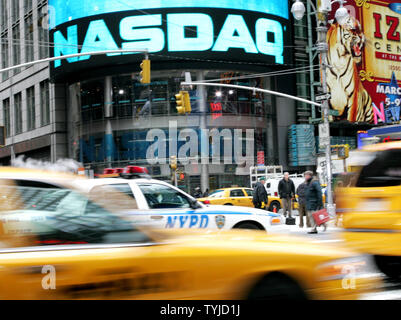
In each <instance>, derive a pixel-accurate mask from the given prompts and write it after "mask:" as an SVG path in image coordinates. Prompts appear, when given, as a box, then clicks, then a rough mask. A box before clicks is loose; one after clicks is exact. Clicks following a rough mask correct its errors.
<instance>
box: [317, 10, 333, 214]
mask: <svg viewBox="0 0 401 320" xmlns="http://www.w3.org/2000/svg"><path fill="white" fill-rule="evenodd" d="M327 15H328V13H327V12H319V13H318V21H319V23H318V26H317V28H316V30H317V34H318V43H317V48H318V52H319V55H320V57H319V58H320V73H321V83H322V89H323V94H327V92H328V90H327V78H326V67H327V52H328V44H327V41H326V37H327V23H328V21H327ZM322 111H323V122H324V125H325V126H326V127H327V129H328V132H329V135H330V123H329V100H328V99H325V100H324V101H323V104H322ZM326 171H327V172H326V176H327V212H328V213H329V215H330V216H334V215H335V206H334V204H333V193H332V185H331V180H332V172H331V146H330V143H328V144H326Z"/></svg>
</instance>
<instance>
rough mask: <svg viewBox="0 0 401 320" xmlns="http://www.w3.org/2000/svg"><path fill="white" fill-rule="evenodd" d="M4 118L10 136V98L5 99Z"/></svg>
mask: <svg viewBox="0 0 401 320" xmlns="http://www.w3.org/2000/svg"><path fill="white" fill-rule="evenodd" d="M3 118H4V127H5V129H6V137H9V136H10V98H7V99H4V100H3Z"/></svg>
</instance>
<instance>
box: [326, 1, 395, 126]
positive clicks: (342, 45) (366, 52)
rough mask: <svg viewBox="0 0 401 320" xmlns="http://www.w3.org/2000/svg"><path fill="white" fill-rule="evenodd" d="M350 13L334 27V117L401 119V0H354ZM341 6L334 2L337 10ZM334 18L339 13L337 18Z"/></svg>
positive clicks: (331, 37) (330, 71)
mask: <svg viewBox="0 0 401 320" xmlns="http://www.w3.org/2000/svg"><path fill="white" fill-rule="evenodd" d="M345 7H346V8H347V9H348V11H349V13H350V17H349V18H348V19H347V21H346V23H345V24H344V25H342V26H340V25H339V24H338V23H337V22H336V21H335V20H334V21H333V23H332V24H331V25H330V27H329V31H328V34H327V42H328V46H329V51H328V64H329V65H330V66H331V67H330V68H329V69H328V71H327V84H328V88H329V91H330V92H331V99H330V108H331V109H333V110H337V112H338V116H335V117H333V118H334V120H348V121H350V122H366V123H374V124H378V123H394V122H398V121H400V107H401V88H400V85H399V84H400V81H401V42H400V34H401V23H400V19H401V1H399V2H398V3H396V2H395V1H394V0H380V1H374V0H348V1H347V4H346V5H345ZM337 8H338V5H333V10H332V14H333V15H334V13H335V11H336V10H337ZM332 18H333V17H332Z"/></svg>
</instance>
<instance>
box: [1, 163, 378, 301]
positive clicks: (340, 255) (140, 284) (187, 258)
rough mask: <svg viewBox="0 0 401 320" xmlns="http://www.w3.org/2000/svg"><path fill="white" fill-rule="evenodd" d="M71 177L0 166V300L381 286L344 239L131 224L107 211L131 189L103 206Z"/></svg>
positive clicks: (312, 292)
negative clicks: (340, 241) (324, 241)
mask: <svg viewBox="0 0 401 320" xmlns="http://www.w3.org/2000/svg"><path fill="white" fill-rule="evenodd" d="M75 179H76V178H75V177H73V176H69V175H57V174H55V173H47V172H45V171H34V170H28V169H13V168H6V167H1V168H0V184H1V186H0V201H1V205H0V226H1V227H0V299H225V300H230V299H276V298H280V299H285V298H294V299H305V298H306V299H354V298H358V297H359V296H360V295H361V294H362V293H364V292H366V291H368V290H370V289H371V288H374V287H376V286H377V285H379V280H378V279H377V278H375V277H364V275H366V274H367V273H369V272H371V271H370V268H371V267H372V264H371V262H370V261H369V257H367V256H360V255H358V254H355V253H353V252H352V251H350V250H349V249H346V248H343V247H341V246H340V245H336V244H331V245H324V244H322V243H315V242H312V241H308V240H307V239H303V238H299V239H297V238H295V237H287V236H279V235H266V233H264V232H262V231H244V230H236V231H210V230H206V231H205V230H182V229H181V230H176V229H172V230H155V229H147V228H144V227H143V226H142V227H137V226H135V225H133V223H132V221H130V219H129V215H121V214H120V213H119V214H117V213H116V212H117V211H115V212H113V210H115V209H118V205H119V203H120V201H122V202H124V204H123V206H125V205H126V203H125V202H126V201H129V198H128V197H126V196H125V195H124V194H120V193H117V192H113V193H112V194H110V195H109V196H108V200H109V201H108V202H105V201H103V202H102V203H103V204H102V206H100V205H99V204H98V202H97V199H96V198H97V195H96V194H93V193H91V195H90V196H89V195H87V194H85V193H81V192H80V191H79V190H78V189H76V188H74V187H73V185H77V182H76V180H75ZM78 184H79V183H78ZM99 197H102V198H104V197H105V194H104V190H103V191H102V193H101V194H99ZM108 203H109V204H110V205H111V207H108V206H107V204H108ZM120 209H121V208H120ZM350 268H351V269H352V271H353V272H352V275H353V277H352V279H351V278H350V277H349V270H350Z"/></svg>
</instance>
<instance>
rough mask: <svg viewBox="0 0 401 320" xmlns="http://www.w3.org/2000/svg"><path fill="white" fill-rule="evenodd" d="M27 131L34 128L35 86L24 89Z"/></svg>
mask: <svg viewBox="0 0 401 320" xmlns="http://www.w3.org/2000/svg"><path fill="white" fill-rule="evenodd" d="M26 109H27V113H28V114H27V121H28V131H30V130H33V129H35V87H30V88H28V89H27V90H26Z"/></svg>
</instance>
